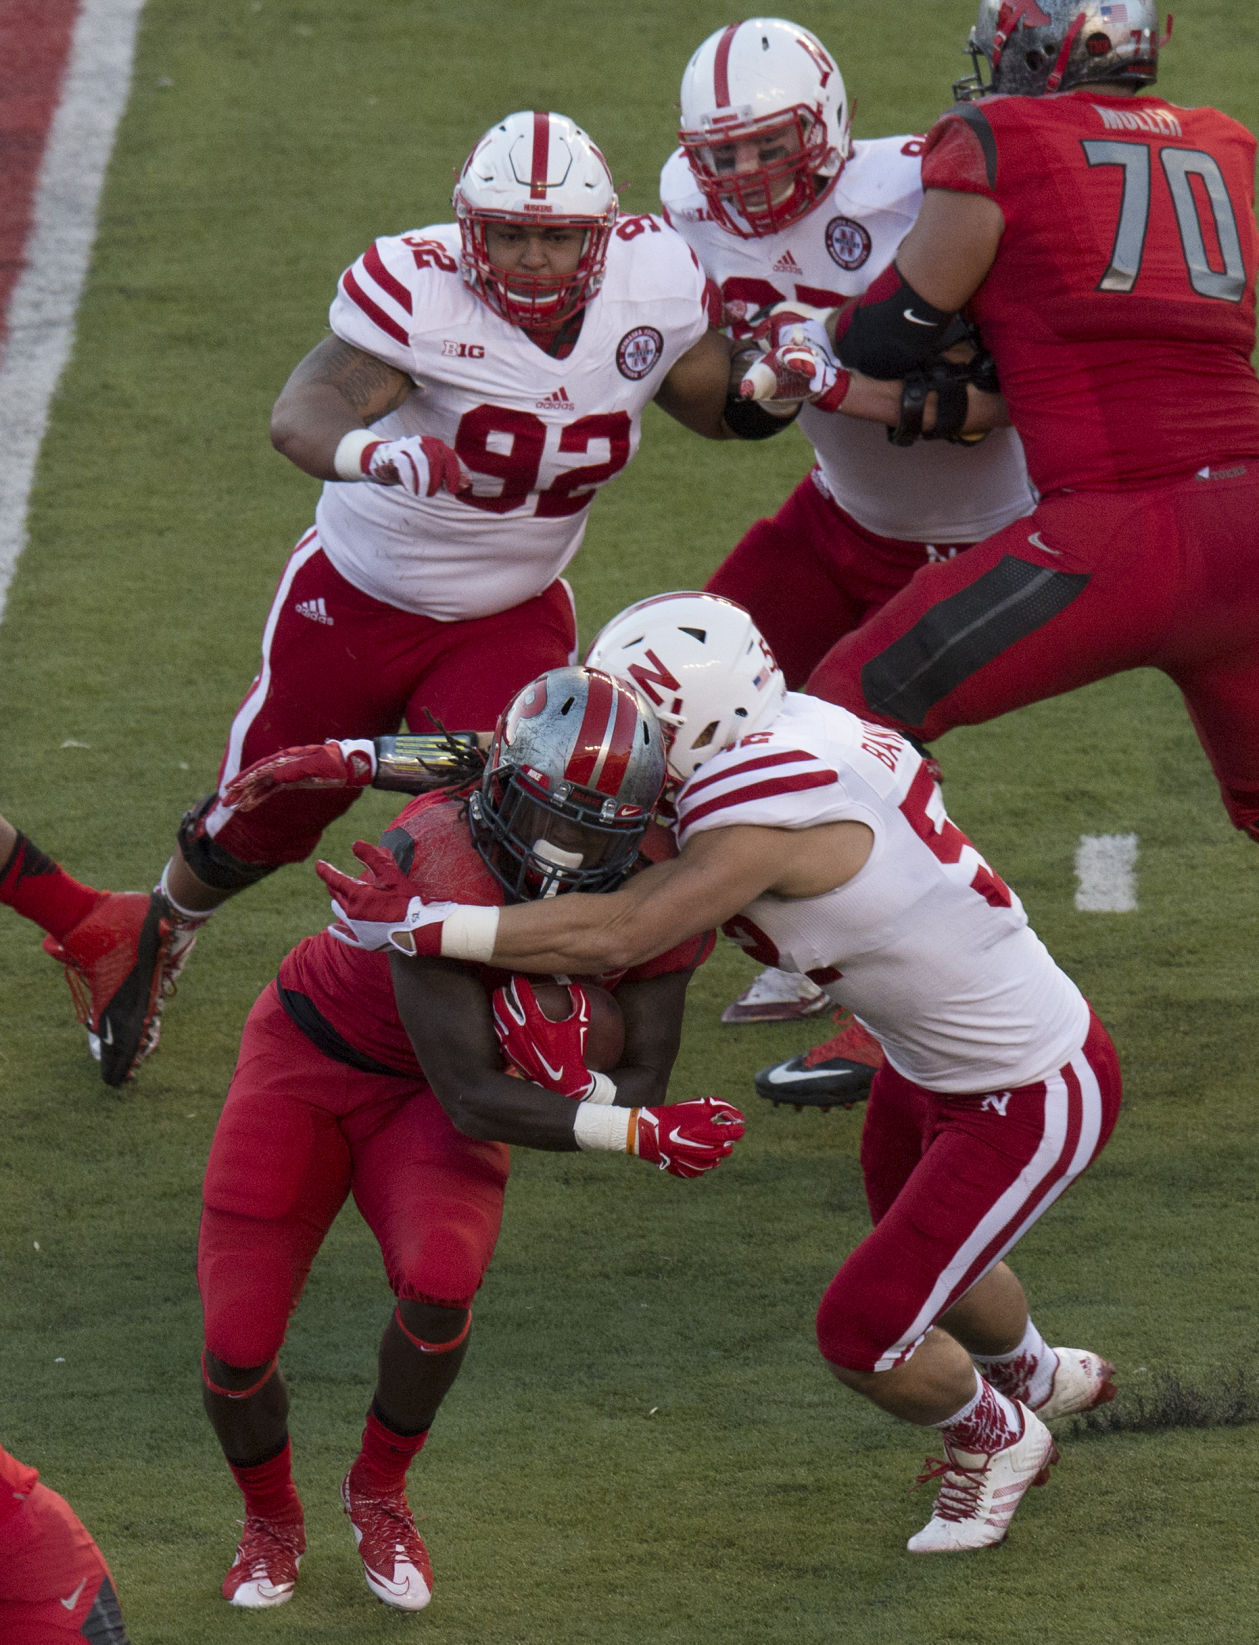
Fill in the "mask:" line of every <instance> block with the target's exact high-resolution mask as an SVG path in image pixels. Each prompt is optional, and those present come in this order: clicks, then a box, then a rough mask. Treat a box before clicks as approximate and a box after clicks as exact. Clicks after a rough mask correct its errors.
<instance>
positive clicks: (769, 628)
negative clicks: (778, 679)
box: [704, 469, 968, 691]
mask: <svg viewBox="0 0 1259 1645" xmlns="http://www.w3.org/2000/svg"><path fill="white" fill-rule="evenodd" d="M817 473H818V470H817V469H814V470H812V471H811V472H810V473H809V474H806V475H805V477H804V479H803V480H801V482H800V484H799V485H798V486H797V487H796V488H795V490H794V491H793V492H792V493H791V495H790V496H789V497H788V498H787V499H786V501H785V502H784V503H783V505H782V507H781V508H780V509H779V510H778V512H777V514H775V515H773V516H772V517H771V518H769V519H764V520H758V521H757V522H756V524H755V525H754V526H753V527H752V528H751V530H750V531H748V532H747V533H746V534H745V535H744V537H743V539H742V541H741V542H740V543H739V544H738V546H737V547H736V548H734V549H733V550H732V551H731V552H730V554H728V555H727V556H726V558H725V559H724V560H723V561H722V563H721V564H720V565H719V566H718V567H717V569H716V571H714V572H713V574H712V576H711V577H710V578H709V579H708V581H707V583H705V585H704V586H705V588H706V589H707V590H708V592H709V593H710V594H722V595H724V596H725V598H726V599H728V600H735V601H737V602H738V604H739V605H741V606H743V607H744V608H745V609H746V610H747V611H749V612H751V614H752V619H753V621H754V622H755V623H756V626H757V627H758V628H759V629H760V631H761V633H762V634H763V635H764V636H765V638H766V639H767V640H768V641H769V646H770V650H771V651H772V652H773V653H774V656H775V657H776V658H777V659H778V666H779V667H780V668H781V669H782V671H783V676H784V678H785V679H786V681H787V685H788V687H789V689H790V690H792V691H799V690H801V689H802V687H803V685H804V682H805V680H806V679H808V677H809V673H810V671H811V670H812V669H813V668H814V667H816V665H817V664H818V662H819V661H820V660H821V659H822V658H823V657H824V656H825V655H826V653H827V651H829V650H830V648H831V646H833V645H834V644H835V642H836V641H837V640H838V639H839V637H840V636H841V635H842V634H847V633H848V632H849V631H850V630H852V629H854V628H856V627H857V626H858V624H859V623H861V622H863V621H864V620H865V619H866V617H868V616H869V614H870V613H871V612H872V611H877V610H878V609H879V607H880V606H882V605H884V604H886V602H887V601H888V600H890V599H891V598H892V596H893V595H894V594H897V593H899V591H900V590H901V589H902V588H904V587H905V585H906V583H907V582H908V581H909V579H910V578H911V577H912V576H913V575H914V573H915V572H916V571H918V570H920V569H921V568H922V567H923V566H924V565H927V564H929V563H931V562H932V561H933V560H936V559H940V560H947V559H949V558H951V557H952V556H953V555H954V554H957V553H960V552H961V551H962V549H964V548H966V547H967V546H968V545H967V544H965V543H950V544H947V545H944V546H941V547H936V546H934V545H932V544H930V543H908V542H901V541H900V540H899V539H897V538H895V537H879V536H876V535H875V533H874V532H873V531H867V530H866V529H865V527H864V526H861V525H858V523H857V522H856V520H854V519H853V517H852V516H851V515H850V514H846V513H845V512H844V510H843V509H842V508H840V507H839V506H838V505H837V504H836V503H835V502H834V501H833V500H832V499H831V497H829V496H828V495H827V493H826V492H824V491H823V490H821V488H820V487H819V485H818V484H817V482H816V480H815V475H817Z"/></svg>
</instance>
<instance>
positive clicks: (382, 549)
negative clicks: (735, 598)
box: [315, 217, 708, 621]
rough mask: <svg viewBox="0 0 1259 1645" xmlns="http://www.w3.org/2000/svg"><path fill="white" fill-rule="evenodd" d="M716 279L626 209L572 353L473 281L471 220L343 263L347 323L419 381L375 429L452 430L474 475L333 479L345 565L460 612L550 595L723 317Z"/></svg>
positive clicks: (327, 508)
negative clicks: (467, 257) (715, 305)
mask: <svg viewBox="0 0 1259 1645" xmlns="http://www.w3.org/2000/svg"><path fill="white" fill-rule="evenodd" d="M704 293H705V279H704V276H703V274H702V272H701V271H700V269H699V266H698V264H697V262H696V260H695V257H694V255H693V254H692V253H691V251H690V250H689V249H688V248H687V246H686V244H685V242H684V241H683V240H682V239H681V238H680V237H679V236H678V235H676V234H674V232H673V231H672V230H671V229H669V228H667V227H666V226H665V225H664V224H663V223H662V222H661V221H660V219H659V218H656V217H625V218H622V219H621V220H620V222H619V223H618V224H617V227H616V230H615V232H614V233H613V235H612V239H611V243H610V245H609V248H608V259H607V272H606V276H605V279H604V283H603V286H602V288H601V290H600V291H599V293H598V294H597V295H596V296H595V298H594V299H593V301H592V302H590V303H589V304H588V305H587V307H586V309H585V313H584V317H583V321H582V327H581V333H580V335H579V337H578V339H577V342H576V345H575V346H574V348H573V350H572V352H571V353H570V354H568V355H567V356H566V357H565V358H564V359H555V358H553V357H552V356H550V355H548V354H544V353H543V351H542V350H541V349H540V348H538V347H537V345H536V344H534V343H532V342H530V340H529V338H528V337H527V336H526V335H525V333H524V332H523V331H522V330H521V329H520V328H519V327H517V326H514V325H511V324H510V323H509V322H508V321H506V320H504V319H502V318H501V316H499V315H497V314H495V313H494V312H493V310H492V309H490V308H489V307H487V305H486V304H485V303H483V302H482V301H481V300H480V298H478V297H476V296H474V295H473V293H472V292H471V291H470V290H469V289H468V287H467V286H466V285H465V284H464V281H463V278H462V276H461V275H460V273H459V230H458V227H457V225H455V224H453V223H447V224H440V225H438V226H436V227H431V228H423V229H416V230H414V231H413V232H410V233H406V234H398V235H390V236H385V237H384V238H382V239H379V240H377V241H376V242H375V243H374V244H373V245H372V246H371V247H370V248H369V249H368V250H367V251H366V252H364V254H363V255H362V256H361V257H360V258H359V259H358V260H357V262H355V263H354V264H353V265H352V266H351V267H350V268H349V269H347V270H346V272H345V273H344V274H343V275H342V277H341V281H340V284H339V286H338V289H337V294H336V297H335V299H334V300H333V303H332V307H331V309H330V311H329V321H330V324H331V326H332V329H333V331H334V332H335V333H336V334H337V336H338V337H340V338H342V339H343V340H344V341H345V342H347V343H350V344H352V345H353V346H354V347H355V348H361V349H364V350H365V351H366V352H368V353H370V354H374V355H376V356H377V357H378V358H380V359H382V360H384V361H386V362H387V363H388V364H389V365H391V366H394V367H395V368H396V369H397V370H399V371H404V372H406V374H407V375H408V376H409V377H411V378H412V379H413V381H414V382H415V385H416V386H415V390H414V392H413V393H411V394H410V395H408V397H407V399H406V400H405V401H404V402H403V404H402V405H401V406H400V407H399V408H398V409H397V411H394V412H391V413H390V414H389V415H388V416H386V417H382V418H381V419H380V420H379V421H378V422H377V423H375V424H373V425H372V426H373V429H374V431H375V432H376V433H378V434H380V435H381V436H382V437H384V438H398V437H400V436H403V435H410V434H431V435H434V436H436V438H437V439H439V440H444V441H445V443H446V444H447V445H449V446H453V447H454V449H455V450H456V451H457V452H458V453H459V455H460V457H461V458H462V459H463V461H464V463H465V464H466V465H467V467H468V469H469V470H470V471H471V474H472V481H473V487H472V491H471V493H469V494H465V495H464V496H460V497H455V496H452V495H451V494H450V493H448V492H445V491H439V492H438V493H437V495H436V496H435V497H420V498H415V497H411V496H408V495H407V493H406V492H405V491H403V489H402V488H401V487H400V486H390V487H384V486H377V485H373V484H370V483H362V482H357V483H348V484H347V483H342V482H338V481H329V482H328V483H327V484H325V486H324V489H323V492H322V495H321V497H320V500H319V506H318V509H317V511H316V516H315V520H316V525H317V527H318V530H319V536H320V540H321V542H322V545H323V548H324V551H325V553H326V554H327V555H328V557H329V559H330V560H331V561H332V563H333V564H334V565H335V566H336V568H337V570H338V571H339V572H340V573H341V574H342V576H344V577H345V578H347V579H348V581H350V582H351V583H353V584H354V586H355V587H356V588H359V589H361V590H362V591H363V592H364V593H366V594H370V595H372V596H374V597H375V598H376V599H378V600H383V601H385V602H386V603H387V604H389V605H393V606H398V607H400V608H402V609H403V610H406V611H414V612H418V613H420V614H421V615H424V616H430V617H436V618H438V619H439V620H442V621H456V620H460V619H466V618H472V617H483V616H488V615H491V614H492V613H494V612H497V611H504V610H507V609H508V608H509V607H511V606H514V605H519V604H520V603H521V602H522V601H524V600H528V599H532V598H533V597H534V596H535V595H537V594H540V593H541V592H542V590H543V589H545V588H546V587H548V585H549V584H550V583H552V582H553V581H554V580H555V578H556V577H558V576H559V575H560V573H561V572H562V571H563V570H564V568H565V566H566V565H567V564H568V563H569V561H570V560H571V559H572V557H573V555H574V554H576V552H577V550H578V548H579V547H580V546H581V539H582V535H583V533H584V531H585V523H586V511H587V508H588V507H589V504H590V500H591V498H592V497H593V496H594V493H595V491H596V490H597V489H598V488H599V486H601V485H603V484H604V483H605V482H606V481H607V480H609V479H611V478H612V476H613V475H615V474H617V473H619V472H620V470H621V469H622V468H624V467H625V465H626V463H628V462H629V460H630V458H631V457H632V456H633V455H634V452H635V451H636V450H637V449H638V442H639V438H640V434H641V420H642V411H643V407H644V406H645V405H646V404H647V402H648V401H649V400H651V399H653V398H654V396H655V395H656V393H657V392H658V391H659V389H660V385H661V383H662V382H663V380H664V378H665V376H666V375H667V373H668V371H669V369H670V367H671V366H672V365H673V364H674V362H675V361H676V360H677V359H678V358H679V356H680V355H682V354H684V353H685V352H686V350H687V349H688V348H690V347H691V346H692V345H693V344H694V343H695V342H696V341H697V340H698V339H699V338H700V337H701V336H702V335H703V333H704V331H705V330H706V328H707V324H708V316H707V309H706V307H705V299H704Z"/></svg>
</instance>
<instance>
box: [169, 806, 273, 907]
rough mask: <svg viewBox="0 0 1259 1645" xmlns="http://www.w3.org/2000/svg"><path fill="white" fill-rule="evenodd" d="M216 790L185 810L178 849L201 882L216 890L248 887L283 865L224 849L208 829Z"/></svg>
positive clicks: (244, 888) (241, 889) (235, 889)
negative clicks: (247, 858) (244, 857)
mask: <svg viewBox="0 0 1259 1645" xmlns="http://www.w3.org/2000/svg"><path fill="white" fill-rule="evenodd" d="M218 802H219V797H218V795H217V794H207V795H206V797H205V799H203V800H202V802H201V804H200V805H198V806H196V807H194V809H193V810H191V811H185V812H184V815H183V820H182V821H181V822H180V825H179V849H180V851H181V853H182V854H183V859H184V861H185V862H186V863H187V864H188V867H189V868H190V869H191V870H192V872H193V873H194V874H195V875H196V876H197V878H198V879H199V880H200V881H201V883H202V885H209V886H213V888H214V889H215V890H216V891H245V890H247V889H248V888H249V887H250V886H251V885H257V883H258V881H259V880H265V879H266V877H267V875H268V874H274V873H275V871H276V869H277V868H279V867H281V864H280V863H274V862H243V861H242V860H241V858H240V857H234V856H233V855H232V853H231V852H230V851H225V850H224V849H223V847H222V846H221V845H219V843H218V842H217V841H216V840H213V839H211V837H210V835H209V834H208V833H207V832H206V826H205V819H206V818H207V817H208V816H209V814H210V812H211V811H212V810H213V809H214V807H215V806H216V805H217V804H218Z"/></svg>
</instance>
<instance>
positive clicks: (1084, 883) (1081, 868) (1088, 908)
mask: <svg viewBox="0 0 1259 1645" xmlns="http://www.w3.org/2000/svg"><path fill="white" fill-rule="evenodd" d="M1075 906H1076V907H1077V908H1078V909H1079V910H1080V911H1081V912H1082V913H1086V914H1131V913H1132V911H1133V910H1134V909H1135V908H1136V906H1137V836H1136V835H1135V834H1081V835H1080V843H1079V844H1078V845H1077V846H1076V848H1075Z"/></svg>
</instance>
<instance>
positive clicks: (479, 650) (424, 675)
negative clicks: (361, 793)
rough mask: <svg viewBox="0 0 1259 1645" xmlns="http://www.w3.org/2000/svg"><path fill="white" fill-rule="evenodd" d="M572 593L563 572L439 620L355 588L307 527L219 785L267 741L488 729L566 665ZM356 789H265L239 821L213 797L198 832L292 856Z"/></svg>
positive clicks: (229, 844) (238, 852)
mask: <svg viewBox="0 0 1259 1645" xmlns="http://www.w3.org/2000/svg"><path fill="white" fill-rule="evenodd" d="M576 646H577V624H576V618H575V615H574V611H573V600H572V593H571V590H570V589H569V587H568V584H567V583H565V582H564V581H562V580H560V581H557V582H554V583H552V584H551V586H550V588H548V589H546V590H545V591H544V592H543V593H542V594H539V595H538V597H537V598H536V599H533V600H527V601H526V602H525V603H524V604H523V605H518V606H513V607H512V608H511V609H510V610H508V611H500V612H497V613H496V614H495V615H494V616H492V617H478V618H474V619H471V620H469V621H468V622H459V623H441V622H437V621H436V620H435V619H434V618H432V617H417V616H415V615H414V614H413V613H412V612H409V611H400V610H398V609H397V607H395V606H390V605H385V604H383V603H382V602H381V601H380V600H375V599H373V598H372V597H371V595H369V594H362V593H360V592H359V590H358V589H356V588H355V587H354V586H353V584H351V583H348V582H347V581H346V580H345V578H344V577H342V576H341V574H340V572H338V571H337V570H336V569H335V568H334V567H333V565H332V564H331V562H330V561H329V560H328V559H327V558H326V557H325V555H324V552H323V550H322V548H321V547H320V546H319V538H318V535H317V534H316V533H315V531H313V530H311V531H310V532H308V533H307V534H306V536H305V537H303V538H302V540H301V542H300V543H298V545H297V547H296V548H295V549H294V551H293V553H292V555H291V556H290V557H289V561H288V564H287V565H286V566H285V569H284V575H283V576H282V577H281V579H280V585H279V588H278V589H277V591H276V596H275V600H274V602H273V603H272V606H271V610H270V613H269V614H268V617H267V622H266V627H265V629H264V630H263V636H262V666H261V668H260V670H259V672H258V675H257V678H256V679H255V680H254V683H253V685H252V686H251V687H250V689H249V695H248V696H247V697H246V698H245V700H244V702H243V703H242V704H241V706H240V709H239V710H238V711H237V714H236V718H235V720H233V722H232V728H231V732H230V733H229V736H228V742H227V748H226V751H225V752H224V755H223V763H222V765H221V766H220V768H219V786H220V788H221V787H222V785H223V784H224V783H225V782H226V781H227V780H228V779H229V778H231V777H234V776H235V775H236V773H237V772H238V771H241V770H243V769H244V767H245V766H247V765H252V764H253V762H254V761H255V760H260V759H263V758H264V757H265V756H266V755H268V754H274V753H275V752H276V751H277V750H278V749H281V748H290V747H293V746H295V745H301V744H303V743H318V742H324V741H326V740H327V739H328V738H329V737H380V736H387V735H390V734H392V733H393V732H395V731H397V730H398V729H399V727H400V726H401V725H402V724H403V723H404V722H405V723H406V724H407V725H408V726H409V727H410V728H411V730H413V731H430V730H432V729H433V724H432V721H431V719H430V718H429V715H430V713H431V714H433V715H436V717H437V719H439V720H440V721H441V723H442V724H443V725H444V726H445V727H446V728H447V729H448V730H450V731H492V730H493V729H494V725H495V723H496V721H497V720H498V716H499V714H500V713H501V712H502V711H503V709H504V708H505V707H506V705H507V703H508V702H509V701H510V700H511V698H512V697H514V696H515V694H516V692H517V691H519V690H520V689H521V688H522V687H524V686H526V685H528V684H529V682H530V680H534V679H536V678H537V677H538V675H539V674H542V673H544V672H545V671H546V670H547V669H548V668H561V667H563V666H564V665H565V664H566V663H569V662H571V661H572V660H573V658H574V656H575V654H576ZM357 798H358V790H357V789H349V790H347V789H326V790H318V789H313V790H303V791H302V792H301V793H297V794H281V795H275V796H273V797H272V798H271V799H269V800H268V801H267V803H266V804H265V805H262V806H259V807H258V808H257V809H256V810H254V811H249V812H246V813H245V814H244V815H243V816H237V815H236V814H235V813H234V812H232V811H229V810H227V809H226V808H224V807H222V806H216V807H215V809H214V811H213V812H211V814H210V816H209V818H208V819H207V824H206V827H207V831H208V832H209V833H210V835H211V836H212V837H213V838H214V839H215V840H216V841H217V842H218V843H219V844H220V845H221V846H222V847H223V849H224V850H225V851H228V852H230V853H231V854H232V856H234V857H239V858H240V859H241V860H242V861H244V862H265V863H285V862H300V861H301V860H302V859H303V858H305V857H308V856H309V855H310V853H311V852H312V851H313V850H314V849H315V847H316V845H317V844H318V843H319V836H320V835H321V834H322V833H323V831H324V829H325V828H326V827H327V826H328V824H329V823H330V822H332V821H333V819H334V818H336V817H339V816H340V815H341V814H342V812H344V811H347V810H348V809H349V808H350V806H351V805H353V803H354V801H355V800H356V799H357Z"/></svg>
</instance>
